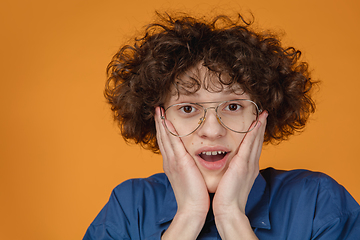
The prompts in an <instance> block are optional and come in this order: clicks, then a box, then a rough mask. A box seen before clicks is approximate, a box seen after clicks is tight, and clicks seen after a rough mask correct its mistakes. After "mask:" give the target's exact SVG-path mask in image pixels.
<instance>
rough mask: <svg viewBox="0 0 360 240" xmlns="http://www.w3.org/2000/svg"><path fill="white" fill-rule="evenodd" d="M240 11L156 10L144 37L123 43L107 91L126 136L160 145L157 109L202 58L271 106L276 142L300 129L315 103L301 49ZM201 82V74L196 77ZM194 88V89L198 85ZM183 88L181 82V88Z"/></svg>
mask: <svg viewBox="0 0 360 240" xmlns="http://www.w3.org/2000/svg"><path fill="white" fill-rule="evenodd" d="M251 25H252V22H247V21H245V20H244V18H243V17H242V16H241V15H240V14H239V15H238V16H237V19H236V20H232V19H231V18H229V17H228V16H225V15H220V16H217V17H215V18H213V19H212V20H210V21H206V20H205V19H204V18H199V19H197V18H194V17H190V16H186V15H181V16H170V15H168V14H163V15H161V14H158V22H156V23H152V24H150V25H148V26H147V27H146V29H145V33H144V35H143V36H142V37H141V38H136V39H135V43H134V44H133V45H132V46H130V45H125V46H123V47H122V48H121V49H120V50H119V51H118V52H117V53H116V54H115V55H114V57H113V59H112V61H111V62H110V64H109V65H108V68H107V76H108V78H107V82H106V88H105V92H104V95H105V97H106V99H107V101H108V102H109V103H110V105H111V110H112V111H113V113H114V119H115V121H117V123H118V125H119V127H120V130H121V134H122V136H123V137H124V139H125V140H126V141H134V142H135V143H137V144H141V145H142V146H143V147H144V148H147V149H151V150H152V151H153V152H155V153H158V152H159V147H158V144H157V141H156V128H155V121H154V112H155V107H156V106H162V105H163V104H164V103H165V101H166V99H167V97H168V96H169V94H170V92H171V90H172V89H174V86H176V84H177V83H178V82H177V81H178V79H179V76H180V75H181V74H184V73H186V71H187V70H188V69H189V68H191V67H194V66H196V65H197V64H199V63H200V62H201V63H202V64H203V65H204V66H205V67H207V68H208V69H209V70H210V71H211V72H213V73H216V74H218V75H220V74H222V73H226V74H228V76H230V80H227V81H226V82H222V80H221V78H220V77H219V81H220V82H221V83H222V84H223V85H230V86H232V85H234V84H237V85H240V86H241V88H242V89H243V90H244V91H245V92H246V93H247V94H249V95H250V96H251V98H252V100H253V101H255V102H256V103H257V104H258V105H259V107H260V108H261V109H263V110H267V111H268V113H269V116H268V118H267V126H266V131H265V139H264V143H279V142H280V141H282V140H286V139H287V138H288V137H289V136H290V135H292V134H294V133H295V132H299V131H301V130H302V129H303V128H304V127H305V124H306V122H307V120H308V118H309V115H310V114H311V113H313V112H314V111H315V104H314V101H313V100H312V98H311V91H310V90H311V89H312V87H313V85H314V84H316V82H315V81H313V80H311V78H310V71H309V70H308V65H307V63H305V62H302V61H300V60H299V58H300V55H301V52H300V51H299V50H296V49H295V48H293V47H289V48H283V47H282V46H281V42H280V40H279V38H278V37H277V36H276V35H274V34H271V33H269V32H256V31H254V30H252V28H251ZM193 81H194V83H193V86H197V88H196V90H198V89H199V88H200V86H201V81H200V80H196V79H193ZM196 90H195V91H196ZM177 91H178V92H177V93H179V89H177Z"/></svg>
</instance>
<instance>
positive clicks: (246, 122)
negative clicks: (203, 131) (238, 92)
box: [165, 99, 259, 137]
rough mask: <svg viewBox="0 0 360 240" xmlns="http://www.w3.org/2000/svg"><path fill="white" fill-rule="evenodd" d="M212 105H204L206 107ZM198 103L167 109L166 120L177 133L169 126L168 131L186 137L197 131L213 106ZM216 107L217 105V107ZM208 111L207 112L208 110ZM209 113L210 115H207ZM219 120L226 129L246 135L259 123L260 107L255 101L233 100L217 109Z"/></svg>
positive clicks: (223, 103) (183, 104)
mask: <svg viewBox="0 0 360 240" xmlns="http://www.w3.org/2000/svg"><path fill="white" fill-rule="evenodd" d="M206 104H210V103H204V104H202V105H206ZM202 105H200V104H197V103H180V104H174V105H172V106H170V107H169V108H167V109H166V111H165V118H166V119H167V120H168V121H169V122H171V124H172V125H173V127H174V128H175V131H173V130H172V128H171V127H169V126H167V128H168V130H169V131H170V132H171V133H172V134H173V135H175V136H179V137H182V136H186V135H189V134H191V133H192V132H194V131H195V130H197V128H199V127H200V125H201V124H202V123H203V121H204V120H205V118H206V116H205V114H211V113H210V112H209V110H210V109H211V108H214V107H213V106H211V107H208V108H205V107H204V106H202ZM215 107H216V105H215ZM206 109H207V110H206ZM206 111H208V113H205V112H206ZM216 112H217V116H218V119H219V120H220V122H221V123H222V125H224V126H225V127H226V128H228V129H230V130H232V131H234V132H238V133H246V132H249V131H251V130H252V129H250V127H251V125H252V123H253V122H257V121H258V115H259V111H258V107H257V106H256V104H255V103H254V102H253V101H250V100H247V99H240V100H231V101H226V102H222V103H220V104H219V105H217V107H216Z"/></svg>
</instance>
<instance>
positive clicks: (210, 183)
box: [205, 178, 221, 193]
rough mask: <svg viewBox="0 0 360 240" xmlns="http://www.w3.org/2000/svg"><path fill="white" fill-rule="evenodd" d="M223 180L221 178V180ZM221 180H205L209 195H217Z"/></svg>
mask: <svg viewBox="0 0 360 240" xmlns="http://www.w3.org/2000/svg"><path fill="white" fill-rule="evenodd" d="M220 179H221V178H220ZM220 179H217V178H215V179H205V183H206V187H207V189H208V192H209V193H215V192H216V189H217V187H218V185H219V182H220Z"/></svg>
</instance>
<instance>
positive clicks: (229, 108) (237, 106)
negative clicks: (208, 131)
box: [225, 103, 242, 112]
mask: <svg viewBox="0 0 360 240" xmlns="http://www.w3.org/2000/svg"><path fill="white" fill-rule="evenodd" d="M240 108H242V106H241V105H240V104H237V103H230V104H228V105H227V106H226V107H225V110H227V111H231V112H233V111H237V110H239V109H240Z"/></svg>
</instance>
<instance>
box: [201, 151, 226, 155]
mask: <svg viewBox="0 0 360 240" xmlns="http://www.w3.org/2000/svg"><path fill="white" fill-rule="evenodd" d="M225 153H226V152H224V151H212V152H210V151H209V152H202V153H201V154H203V155H208V156H210V155H218V154H225Z"/></svg>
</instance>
